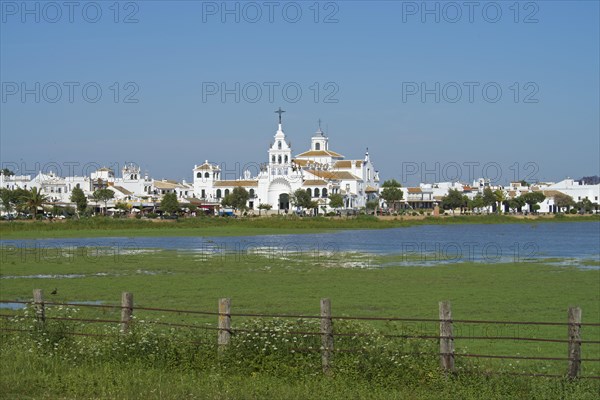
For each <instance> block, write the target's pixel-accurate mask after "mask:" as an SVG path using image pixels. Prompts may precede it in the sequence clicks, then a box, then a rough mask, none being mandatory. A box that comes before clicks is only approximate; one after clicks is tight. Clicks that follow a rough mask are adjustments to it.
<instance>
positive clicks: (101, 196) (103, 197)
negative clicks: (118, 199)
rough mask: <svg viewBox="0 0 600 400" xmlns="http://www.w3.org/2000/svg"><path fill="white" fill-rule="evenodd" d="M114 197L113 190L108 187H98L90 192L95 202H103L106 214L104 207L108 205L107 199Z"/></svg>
mask: <svg viewBox="0 0 600 400" xmlns="http://www.w3.org/2000/svg"><path fill="white" fill-rule="evenodd" d="M114 197H115V192H113V191H112V190H110V189H98V190H96V191H94V193H93V194H92V198H93V199H94V201H95V202H96V203H99V202H101V201H102V202H104V214H105V215H106V208H107V207H108V201H109V200H111V199H112V198H114Z"/></svg>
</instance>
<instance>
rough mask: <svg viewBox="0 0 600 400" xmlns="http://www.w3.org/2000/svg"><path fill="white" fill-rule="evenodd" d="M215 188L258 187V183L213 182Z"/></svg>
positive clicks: (243, 181) (246, 181)
mask: <svg viewBox="0 0 600 400" xmlns="http://www.w3.org/2000/svg"><path fill="white" fill-rule="evenodd" d="M215 186H220V187H222V186H227V187H238V186H241V187H245V186H258V181H253V180H239V181H215Z"/></svg>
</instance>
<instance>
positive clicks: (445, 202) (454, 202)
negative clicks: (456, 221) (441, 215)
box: [442, 189, 467, 214]
mask: <svg viewBox="0 0 600 400" xmlns="http://www.w3.org/2000/svg"><path fill="white" fill-rule="evenodd" d="M466 205H467V203H466V202H465V198H464V197H463V195H462V193H461V192H459V191H458V189H450V190H448V194H447V195H445V196H444V197H442V208H443V209H444V210H452V214H454V210H455V209H457V208H459V207H461V208H462V207H465V206H466Z"/></svg>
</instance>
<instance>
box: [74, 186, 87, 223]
mask: <svg viewBox="0 0 600 400" xmlns="http://www.w3.org/2000/svg"><path fill="white" fill-rule="evenodd" d="M71 201H72V202H73V203H75V206H76V207H77V215H78V216H79V215H80V214H81V213H83V212H84V211H85V209H86V208H87V205H88V201H87V197H86V196H85V193H83V190H81V189H80V188H78V187H75V188H74V189H73V191H72V192H71Z"/></svg>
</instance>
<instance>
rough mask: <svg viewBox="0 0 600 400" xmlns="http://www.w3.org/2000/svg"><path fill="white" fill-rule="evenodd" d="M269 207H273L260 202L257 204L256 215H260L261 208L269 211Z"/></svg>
mask: <svg viewBox="0 0 600 400" xmlns="http://www.w3.org/2000/svg"><path fill="white" fill-rule="evenodd" d="M271 208H273V206H272V205H270V204H267V203H260V204H259V205H258V215H260V212H261V210H265V211H269V210H270V209H271Z"/></svg>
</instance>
